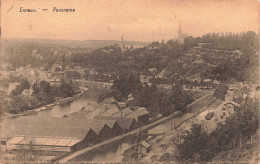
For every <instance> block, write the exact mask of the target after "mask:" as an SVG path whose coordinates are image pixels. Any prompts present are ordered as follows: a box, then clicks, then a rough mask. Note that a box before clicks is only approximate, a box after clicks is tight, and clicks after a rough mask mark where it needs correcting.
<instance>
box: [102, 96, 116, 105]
mask: <svg viewBox="0 0 260 164" xmlns="http://www.w3.org/2000/svg"><path fill="white" fill-rule="evenodd" d="M116 102H117V101H116V100H115V99H114V97H109V98H105V100H104V101H103V103H107V104H113V103H116Z"/></svg>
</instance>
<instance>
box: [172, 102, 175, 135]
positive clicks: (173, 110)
mask: <svg viewBox="0 0 260 164" xmlns="http://www.w3.org/2000/svg"><path fill="white" fill-rule="evenodd" d="M171 112H172V119H171V130H173V127H172V122H173V123H174V129H175V118H174V115H173V114H174V112H175V106H174V104H171Z"/></svg>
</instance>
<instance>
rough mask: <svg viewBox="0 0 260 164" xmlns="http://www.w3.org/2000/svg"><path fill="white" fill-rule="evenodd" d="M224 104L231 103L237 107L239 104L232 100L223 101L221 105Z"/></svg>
mask: <svg viewBox="0 0 260 164" xmlns="http://www.w3.org/2000/svg"><path fill="white" fill-rule="evenodd" d="M226 104H233V105H235V106H237V107H240V105H239V104H238V103H236V102H234V101H223V105H226Z"/></svg>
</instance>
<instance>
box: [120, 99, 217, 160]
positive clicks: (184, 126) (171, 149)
mask: <svg viewBox="0 0 260 164" xmlns="http://www.w3.org/2000/svg"><path fill="white" fill-rule="evenodd" d="M219 103H220V102H218V101H215V98H214V97H212V96H211V95H205V96H203V97H201V98H199V99H197V100H196V101H194V102H193V103H191V104H190V105H188V108H189V109H190V110H189V112H187V113H183V114H182V115H180V116H179V117H176V118H175V121H174V123H173V126H171V124H172V120H169V121H167V122H165V123H163V124H160V125H158V126H157V127H155V128H153V129H151V130H149V132H148V136H150V137H148V138H147V139H146V140H145V141H146V142H147V143H148V144H149V145H150V148H149V149H150V151H147V152H146V151H144V150H143V151H142V152H141V153H142V155H143V158H142V159H141V160H137V159H136V158H135V157H134V153H135V151H134V150H135V147H134V146H133V147H131V148H130V149H129V150H127V151H125V153H124V156H125V157H124V159H123V162H141V163H150V162H155V163H165V162H167V163H168V162H170V161H178V159H177V158H175V157H176V156H175V155H176V154H178V152H177V149H176V146H175V145H174V143H173V142H174V139H175V138H178V136H180V135H182V134H183V133H184V132H185V130H188V129H189V128H190V125H191V122H193V120H194V119H195V118H196V117H197V116H198V115H199V114H200V113H202V112H203V111H205V110H207V109H209V108H214V107H215V106H217V105H219ZM172 127H174V128H172ZM173 158H174V159H173Z"/></svg>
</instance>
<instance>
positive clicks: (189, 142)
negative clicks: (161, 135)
mask: <svg viewBox="0 0 260 164" xmlns="http://www.w3.org/2000/svg"><path fill="white" fill-rule="evenodd" d="M182 139H183V142H181V143H179V144H177V145H176V146H177V149H178V151H179V155H180V158H181V159H182V160H184V161H187V160H191V161H195V162H200V161H208V157H207V154H206V153H205V147H207V143H208V140H209V136H208V134H207V133H206V131H205V130H204V129H203V128H202V126H201V125H199V124H193V125H192V127H191V131H190V132H188V133H187V135H185V136H183V138H182Z"/></svg>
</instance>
